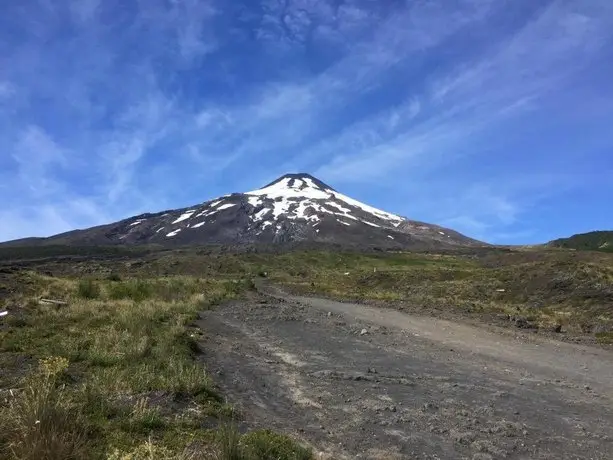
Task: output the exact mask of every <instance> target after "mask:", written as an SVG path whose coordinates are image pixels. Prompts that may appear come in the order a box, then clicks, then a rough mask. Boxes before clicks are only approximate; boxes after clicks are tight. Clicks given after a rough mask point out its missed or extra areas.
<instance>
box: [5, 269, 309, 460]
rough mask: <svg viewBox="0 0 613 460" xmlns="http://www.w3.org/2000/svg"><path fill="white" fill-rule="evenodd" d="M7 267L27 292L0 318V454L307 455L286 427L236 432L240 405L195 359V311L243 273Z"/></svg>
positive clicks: (239, 288) (244, 285) (227, 291)
mask: <svg viewBox="0 0 613 460" xmlns="http://www.w3.org/2000/svg"><path fill="white" fill-rule="evenodd" d="M13 276H14V279H13V281H14V282H16V283H18V284H19V285H20V286H23V287H24V289H23V292H19V293H16V294H15V295H13V296H12V297H10V299H8V300H7V299H5V303H10V304H11V305H20V306H21V307H20V308H17V309H15V308H12V309H10V315H7V316H6V317H4V318H3V319H2V322H1V323H0V339H1V340H0V343H1V344H2V347H1V353H0V368H1V369H2V373H1V374H0V389H1V390H0V391H1V393H0V402H1V403H2V405H1V406H0V457H1V458H15V459H32V460H34V459H84V458H88V459H89V458H100V459H126V460H127V459H134V460H136V459H200V458H202V459H205V458H206V459H209V458H219V459H265V458H266V459H267V458H272V457H270V456H269V455H274V458H279V459H308V458H311V455H310V451H308V450H307V449H303V448H302V447H300V446H299V445H298V444H296V443H294V442H293V441H292V440H290V439H289V438H286V437H285V436H282V435H279V434H275V433H270V432H267V431H261V432H252V433H247V434H244V435H239V434H238V433H236V432H235V430H236V429H235V427H234V426H233V424H234V421H235V420H238V418H239V417H240V414H235V413H234V410H233V408H232V406H231V404H230V403H229V402H226V401H225V400H224V398H223V395H220V394H218V393H217V392H216V390H215V388H214V387H213V385H212V383H211V381H210V379H209V377H208V375H207V374H206V370H205V367H204V365H203V363H202V362H200V360H199V359H198V355H199V350H198V345H197V339H198V334H199V331H198V329H196V328H194V327H192V326H191V324H192V322H193V321H194V320H195V319H196V318H197V314H198V312H199V311H202V310H204V309H208V308H213V307H215V306H216V305H217V304H219V303H221V302H223V301H225V300H228V299H234V298H238V297H240V296H242V295H244V294H245V292H247V291H248V290H249V289H250V287H251V284H250V283H249V282H248V281H246V280H237V279H223V280H221V279H203V278H196V277H190V276H172V277H155V278H152V277H149V278H146V277H142V276H139V277H138V278H122V277H120V276H118V275H116V274H113V275H111V276H108V275H106V276H97V277H94V276H91V277H82V278H69V277H57V276H47V275H41V274H40V273H36V272H34V271H28V272H21V271H20V272H17V273H14V274H13ZM40 298H50V299H62V300H63V301H66V302H67V304H66V305H54V304H41V303H40V301H39V299H40Z"/></svg>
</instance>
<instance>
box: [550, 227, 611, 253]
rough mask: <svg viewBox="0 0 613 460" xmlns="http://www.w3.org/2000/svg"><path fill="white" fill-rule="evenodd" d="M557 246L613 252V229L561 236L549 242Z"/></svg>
mask: <svg viewBox="0 0 613 460" xmlns="http://www.w3.org/2000/svg"><path fill="white" fill-rule="evenodd" d="M549 245H550V246H554V247H557V248H566V249H576V250H579V251H585V250H591V251H605V252H613V231H597V232H589V233H581V234H578V235H573V236H571V237H569V238H560V239H558V240H554V241H552V242H551V243H549Z"/></svg>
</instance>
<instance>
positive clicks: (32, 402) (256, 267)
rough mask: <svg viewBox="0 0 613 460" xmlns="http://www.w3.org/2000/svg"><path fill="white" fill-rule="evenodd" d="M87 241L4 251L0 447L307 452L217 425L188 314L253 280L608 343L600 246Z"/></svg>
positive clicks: (612, 300) (26, 454) (609, 262)
mask: <svg viewBox="0 0 613 460" xmlns="http://www.w3.org/2000/svg"><path fill="white" fill-rule="evenodd" d="M47 249H48V248H45V251H46V250H47ZM6 251H8V252H6ZM88 251H90V252H89V253H88V254H87V255H83V254H75V252H74V249H65V250H64V251H62V249H61V248H60V247H56V248H54V253H53V255H51V254H49V253H45V254H44V255H43V254H37V252H36V250H35V249H32V248H26V249H19V248H3V249H2V250H0V309H3V308H8V310H9V312H10V313H9V315H8V316H5V317H3V318H0V343H1V353H0V369H2V371H3V372H2V373H0V402H1V404H2V406H1V410H0V446H1V447H2V448H3V449H4V450H3V451H1V453H0V457H2V458H4V457H8V458H24V459H35V458H36V459H38V458H113V459H141V458H143V459H144V458H160V459H165V458H168V459H170V458H224V459H226V458H227V459H232V458H237V459H257V458H279V459H303V458H309V456H310V453H309V452H308V451H305V450H303V449H302V448H301V447H300V446H298V445H297V444H296V443H295V442H293V441H291V440H289V438H286V437H285V436H281V435H277V434H275V433H271V432H267V431H258V432H254V433H250V434H242V435H241V434H239V433H236V432H235V429H234V428H232V424H230V425H228V424H227V423H223V421H224V420H226V419H227V418H228V417H230V418H232V417H239V419H240V415H239V414H235V411H234V410H233V409H232V407H231V405H228V404H227V403H225V401H224V399H223V395H220V394H218V392H217V391H216V389H215V388H214V386H213V384H212V383H211V381H210V379H209V377H208V376H207V374H206V371H205V364H206V363H203V362H201V361H202V357H201V356H200V353H199V348H198V344H197V343H198V334H199V333H200V332H199V330H198V329H196V328H194V327H192V326H191V325H192V323H193V321H194V320H195V319H196V318H197V315H198V312H199V311H202V310H205V309H208V308H214V307H215V305H218V304H220V303H222V302H223V301H225V300H228V299H236V298H240V297H242V296H245V295H253V294H250V292H251V291H252V289H253V287H254V286H253V283H252V282H251V280H252V279H255V280H260V281H262V282H268V283H273V284H278V285H281V286H285V288H286V289H288V290H291V291H294V292H298V293H306V294H317V295H324V296H329V297H333V298H341V299H351V300H359V301H365V302H369V303H375V304H377V305H385V306H390V307H393V308H398V309H402V310H407V311H413V312H418V313H424V314H432V315H437V316H444V317H450V318H470V319H472V320H475V321H482V322H492V321H493V322H496V323H497V324H503V325H506V326H509V327H529V328H532V329H533V330H535V331H555V330H557V331H559V330H560V328H561V330H562V334H558V335H557V336H558V337H573V339H583V340H588V341H591V342H594V343H600V344H603V345H606V344H610V343H612V342H613V254H607V253H604V252H591V251H586V252H580V251H566V250H559V249H550V250H544V249H538V250H531V249H525V250H511V249H496V248H483V249H470V250H464V251H458V252H447V253H376V252H373V253H354V252H340V251H330V250H323V249H321V250H316V249H312V250H295V251H291V252H249V251H246V250H244V251H243V252H241V253H236V252H224V251H223V250H222V249H221V248H215V249H210V248H189V249H188V248H185V249H179V250H172V251H169V250H155V249H153V248H148V249H146V250H144V249H143V250H138V251H137V250H134V249H130V250H119V249H117V248H112V250H111V249H109V248H88ZM41 298H46V299H49V298H50V299H59V300H63V301H66V302H67V304H66V305H55V304H46V303H40V299H41ZM501 318H505V319H504V320H503V319H501ZM510 318H512V319H513V321H509V319H510ZM551 333H552V334H554V332H551ZM9 389H13V391H8V390H9ZM230 403H231V401H230ZM220 422H222V423H221V424H220ZM220 427H221V428H220ZM49 452H58V454H57V456H55V457H53V456H48V457H45V455H46V453H49Z"/></svg>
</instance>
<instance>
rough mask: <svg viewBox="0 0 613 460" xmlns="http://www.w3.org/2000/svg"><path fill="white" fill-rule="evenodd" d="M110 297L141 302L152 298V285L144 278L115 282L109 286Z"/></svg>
mask: <svg viewBox="0 0 613 460" xmlns="http://www.w3.org/2000/svg"><path fill="white" fill-rule="evenodd" d="M108 291H109V297H110V298H111V299H113V300H121V299H131V300H134V301H135V302H141V301H143V300H146V299H148V298H150V297H151V296H152V294H153V289H152V288H151V285H150V284H149V283H148V282H146V281H142V280H129V281H122V282H119V283H114V284H112V285H110V286H109V288H108Z"/></svg>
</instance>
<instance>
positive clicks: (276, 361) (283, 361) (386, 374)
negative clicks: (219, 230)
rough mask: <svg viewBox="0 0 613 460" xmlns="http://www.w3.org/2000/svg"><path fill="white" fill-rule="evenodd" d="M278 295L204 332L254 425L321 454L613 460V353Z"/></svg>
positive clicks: (213, 315)
mask: <svg viewBox="0 0 613 460" xmlns="http://www.w3.org/2000/svg"><path fill="white" fill-rule="evenodd" d="M271 294H272V296H267V297H262V298H261V299H258V298H254V299H252V300H249V301H244V302H235V303H232V304H228V305H225V306H222V307H219V309H217V310H215V311H208V312H204V313H202V316H201V319H200V321H199V322H198V325H199V326H200V327H201V329H202V330H203V338H202V340H203V342H202V349H203V350H204V356H203V358H204V359H205V360H206V362H207V366H208V367H209V369H210V370H211V371H212V374H213V377H214V380H215V381H216V383H217V384H218V385H219V387H220V388H221V390H222V391H223V392H224V393H225V394H226V395H227V396H228V399H229V400H230V401H232V402H236V403H237V405H238V407H239V409H240V410H241V411H242V414H243V416H244V418H245V424H246V425H247V426H248V427H250V428H255V427H259V428H262V427H272V428H274V429H277V430H280V431H284V432H287V433H290V434H293V435H294V436H296V437H297V438H299V439H301V440H303V441H304V442H305V443H308V444H310V445H311V446H313V448H314V451H315V452H316V453H318V455H320V458H350V459H353V458H364V459H365V458H368V459H396V458H415V459H422V458H423V459H461V458H466V459H498V458H511V459H611V458H613V355H612V354H611V353H610V352H607V351H606V350H601V349H598V348H589V347H582V346H578V345H573V344H566V343H558V342H554V341H548V340H545V339H542V338H536V337H534V336H531V335H529V334H527V335H520V334H518V333H515V332H514V333H508V332H504V331H497V330H494V329H490V330H486V329H481V328H476V327H473V326H467V325H463V324H459V323H451V322H447V321H443V320H437V319H432V318H425V317H414V316H410V315H406V314H404V313H400V312H397V311H392V310H385V309H379V308H372V307H367V306H362V305H355V304H346V303H338V302H333V301H329V300H323V299H312V298H302V297H291V296H286V295H285V294H283V293H281V292H280V291H275V292H271ZM364 330H366V333H364V332H365V331H364Z"/></svg>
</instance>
